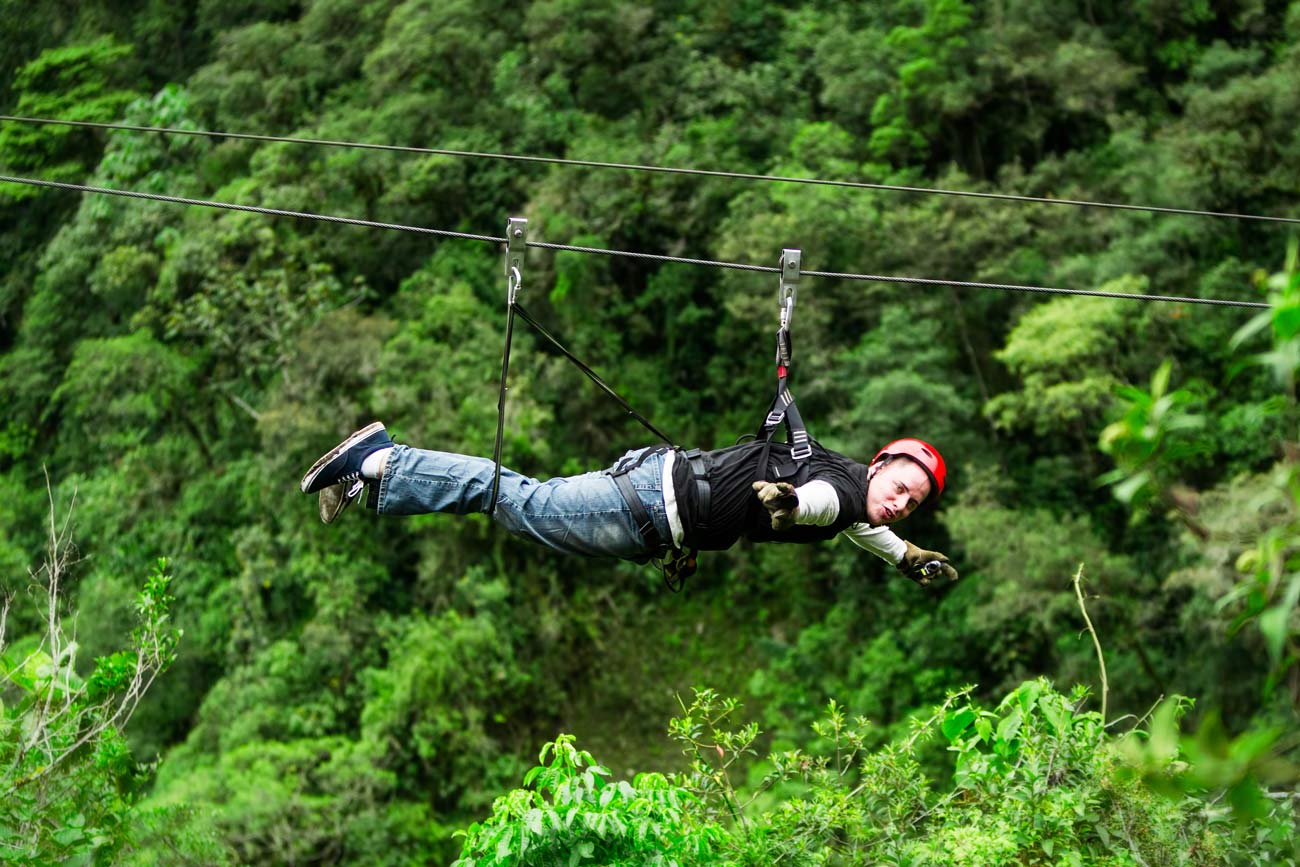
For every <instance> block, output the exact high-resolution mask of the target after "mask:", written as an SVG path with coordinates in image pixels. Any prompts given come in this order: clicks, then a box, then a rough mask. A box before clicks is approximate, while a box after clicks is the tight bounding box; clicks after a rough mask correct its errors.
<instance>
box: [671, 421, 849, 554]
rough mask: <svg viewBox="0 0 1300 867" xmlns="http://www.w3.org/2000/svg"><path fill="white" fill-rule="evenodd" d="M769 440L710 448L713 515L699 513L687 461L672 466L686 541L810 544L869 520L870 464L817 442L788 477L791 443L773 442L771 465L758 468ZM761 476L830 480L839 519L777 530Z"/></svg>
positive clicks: (715, 546) (708, 545)
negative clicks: (784, 473)
mask: <svg viewBox="0 0 1300 867" xmlns="http://www.w3.org/2000/svg"><path fill="white" fill-rule="evenodd" d="M764 445H765V444H764V443H763V442H761V441H755V442H748V443H742V444H741V445H737V446H731V447H730V448H725V449H718V450H717V451H713V452H706V453H705V457H706V459H707V461H708V464H709V469H708V476H707V477H708V480H709V486H710V502H709V513H708V514H707V515H701V514H698V505H699V504H698V501H697V497H696V489H695V485H694V481H693V479H692V478H691V473H690V469H689V467H687V466H686V461H684V460H678V461H677V462H676V463H674V464H673V489H674V491H675V492H676V495H677V513H678V516H679V517H680V518H681V521H682V529H683V530H684V531H685V534H686V537H685V544H686V546H687V547H690V548H699V549H700V550H703V551H719V550H723V549H725V548H730V547H731V546H732V545H734V544H735V543H736V541H737V540H738V539H741V538H746V539H750V540H752V541H755V542H796V543H801V544H807V543H810V542H821V541H824V540H826V539H832V538H834V537H835V536H836V535H838V534H839V533H840V531H842V530H844V529H846V528H848V527H850V526H852V525H853V524H857V523H860V522H863V521H866V520H867V467H866V466H865V465H863V464H860V463H858V462H857V461H854V460H852V459H850V458H847V457H845V456H844V455H841V454H839V453H838V452H833V451H830V450H829V449H825V448H822V446H821V444H820V443H818V442H816V441H813V442H812V456H811V457H809V458H808V460H806V461H804V462H803V463H802V464H800V465H799V468H798V470H797V471H796V472H795V473H794V474H793V475H792V476H788V477H780V476H778V475H777V474H778V473H779V472H780V471H781V470H782V469H785V468H789V467H790V466H791V463H790V446H789V444H788V443H781V442H774V443H772V444H771V447H770V449H769V451H768V461H767V463H768V466H767V467H766V469H765V470H764V472H762V473H760V472H759V466H758V465H759V462H760V461H761V460H762V458H763V450H764ZM756 479H763V480H765V481H769V482H790V483H791V484H793V485H795V486H798V485H803V484H806V483H807V482H810V481H814V480H817V481H823V482H828V483H829V484H830V485H831V487H832V488H834V489H835V493H836V495H837V496H838V497H839V500H840V512H839V515H838V516H836V518H835V521H834V522H833V523H831V524H828V525H827V526H824V527H816V526H811V525H802V524H801V525H796V526H794V527H791V528H789V529H788V530H782V531H781V532H777V531H776V530H773V529H772V524H771V518H770V516H769V514H768V511H767V509H765V508H763V504H762V503H760V502H759V501H758V497H757V496H756V495H755V494H754V490H753V484H754V481H755V480H756Z"/></svg>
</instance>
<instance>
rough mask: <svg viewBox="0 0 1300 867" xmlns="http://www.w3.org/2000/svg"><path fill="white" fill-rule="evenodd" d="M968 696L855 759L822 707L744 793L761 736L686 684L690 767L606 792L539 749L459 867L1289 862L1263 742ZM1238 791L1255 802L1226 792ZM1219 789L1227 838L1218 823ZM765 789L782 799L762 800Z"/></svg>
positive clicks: (1036, 687)
mask: <svg viewBox="0 0 1300 867" xmlns="http://www.w3.org/2000/svg"><path fill="white" fill-rule="evenodd" d="M969 692H970V689H969V688H968V689H966V690H962V691H960V692H956V693H952V694H949V695H948V697H947V699H946V700H945V701H944V702H943V704H941V705H940V706H938V707H936V708H934V709H933V710H932V711H931V712H930V713H929V714H927V715H924V716H921V717H917V718H915V719H914V720H913V725H912V731H911V732H910V733H908V734H907V735H906V736H903V737H899V738H897V739H896V740H894V741H893V742H891V743H889V744H887V745H885V746H883V747H881V748H878V749H869V748H868V747H867V744H866V738H865V732H866V728H867V726H868V723H867V721H866V720H865V719H863V718H861V717H857V718H850V717H849V716H848V715H847V714H846V712H845V711H844V709H843V708H841V707H840V706H839V705H838V704H836V703H835V702H834V701H831V702H830V703H829V704H828V706H827V707H826V711H825V716H824V718H822V719H821V720H819V721H818V722H816V723H814V724H813V726H812V731H813V734H814V735H815V736H816V737H815V739H814V740H811V741H809V743H808V746H807V747H806V748H799V747H796V748H794V749H790V750H783V751H779V752H773V753H771V754H770V755H769V756H768V757H767V759H766V761H765V762H763V763H762V764H761V765H757V766H755V768H754V769H755V770H762V771H763V773H762V775H761V779H759V780H758V782H757V783H756V784H754V785H753V786H752V787H749V786H744V785H742V784H741V783H738V782H736V781H735V778H736V776H737V774H738V773H739V772H740V771H741V770H742V769H743V768H744V763H746V762H748V761H750V757H752V756H753V755H754V754H755V751H754V749H753V746H752V745H753V743H754V740H755V738H756V737H757V735H758V729H757V726H756V725H754V724H753V723H750V724H745V725H742V726H740V727H739V728H734V727H733V726H734V724H735V723H734V721H733V720H731V719H729V717H731V716H732V715H733V714H734V712H735V711H736V710H737V709H738V704H737V703H736V701H735V700H734V699H728V698H723V697H721V696H719V695H718V694H717V693H716V692H714V691H713V690H707V689H705V690H700V689H697V690H696V691H695V696H694V699H693V700H692V702H691V704H690V705H689V706H687V705H686V704H685V703H682V711H683V715H682V716H681V717H679V718H676V719H674V720H673V721H672V722H671V723H670V726H669V734H670V735H671V736H672V738H673V739H674V740H676V741H677V742H678V743H679V744H681V745H682V747H683V750H684V752H685V753H686V755H687V757H688V759H689V761H690V769H689V770H688V771H687V772H686V773H684V774H676V775H672V776H670V777H668V778H664V777H661V776H659V775H657V774H642V775H639V776H638V777H636V778H635V780H634V782H633V783H628V782H626V781H618V782H613V781H610V780H607V779H605V778H606V777H608V776H609V775H610V774H609V771H608V769H606V768H603V767H601V766H599V765H597V764H595V762H594V760H593V759H592V757H591V755H590V754H589V753H586V752H583V751H579V750H577V749H576V748H575V747H574V746H573V738H572V736H571V735H561V736H560V737H559V738H558V739H557V740H556V741H555V742H554V743H550V744H547V745H546V746H545V747H543V748H542V753H541V757H540V761H542V762H543V763H545V762H546V760H547V756H548V754H550V755H551V756H552V758H551V761H550V763H549V764H543V765H542V766H539V767H537V768H534V769H533V770H532V771H530V772H529V773H528V775H527V776H526V777H525V788H523V789H517V790H515V791H513V792H511V793H510V794H508V795H505V796H503V797H501V798H499V799H498V800H497V802H496V804H495V805H494V810H493V815H492V817H491V818H489V819H488V820H487V821H485V822H483V823H481V824H480V823H475V824H473V825H471V826H470V828H469V829H468V830H467V831H466V832H464V834H465V838H466V839H465V848H464V850H463V851H462V853H461V859H460V860H459V861H457V862H456V863H457V865H460V867H471V865H476V864H484V865H489V864H504V863H511V864H538V865H542V864H545V865H549V864H557V865H559V864H582V863H588V862H594V863H608V864H633V863H637V864H640V863H645V864H659V863H674V864H683V865H684V864H723V865H758V864H774V863H779V864H795V865H803V864H809V865H811V864H826V863H832V864H840V865H868V864H882V863H884V864H914V865H936V867H937V865H941V864H945V865H947V864H955V865H963V867H975V865H987V867H994V865H1001V864H1007V863H1028V864H1069V865H1075V864H1078V865H1085V864H1086V865H1111V864H1114V865H1119V864H1151V863H1179V864H1187V865H1220V864H1229V863H1251V864H1264V863H1277V864H1281V863H1293V861H1292V860H1290V859H1294V858H1295V857H1296V855H1297V852H1296V848H1295V836H1294V831H1295V824H1296V817H1295V815H1294V812H1293V811H1292V810H1291V808H1290V806H1289V805H1287V804H1285V803H1278V802H1275V801H1272V800H1270V799H1269V798H1267V797H1265V796H1264V795H1263V792H1264V790H1262V789H1260V788H1259V783H1260V782H1268V781H1270V780H1278V779H1287V780H1289V779H1292V778H1293V777H1294V773H1293V771H1291V770H1282V772H1281V773H1279V770H1281V769H1280V768H1279V767H1278V766H1277V763H1276V761H1274V764H1273V768H1272V774H1271V775H1269V774H1266V773H1263V770H1264V769H1265V768H1266V767H1267V762H1268V761H1270V759H1269V756H1270V755H1272V753H1271V745H1270V742H1269V741H1268V740H1267V739H1263V738H1260V737H1259V736H1250V737H1242V738H1240V739H1238V740H1236V741H1234V742H1233V743H1232V744H1225V745H1223V746H1213V747H1209V748H1208V749H1207V743H1206V741H1205V740H1204V738H1201V739H1199V740H1197V739H1184V740H1182V741H1180V740H1179V737H1178V734H1177V730H1176V727H1172V726H1173V719H1172V716H1171V710H1170V709H1171V708H1176V707H1178V706H1179V704H1178V702H1174V701H1171V702H1168V703H1166V705H1164V706H1162V708H1161V709H1160V711H1159V712H1158V713H1157V714H1156V717H1155V718H1154V719H1153V720H1152V723H1151V727H1150V728H1149V729H1141V728H1135V729H1133V730H1132V731H1130V732H1129V733H1127V734H1125V735H1122V736H1114V735H1109V734H1108V733H1107V732H1106V730H1105V727H1104V726H1103V725H1102V720H1101V717H1100V716H1099V715H1098V714H1097V713H1095V712H1088V711H1085V710H1084V709H1083V708H1084V706H1085V705H1086V703H1087V700H1088V694H1087V691H1086V690H1083V689H1076V690H1074V691H1073V692H1072V693H1071V694H1070V695H1068V696H1067V695H1064V694H1062V693H1060V692H1058V691H1056V690H1055V689H1054V688H1053V687H1052V686H1051V684H1050V683H1048V682H1047V681H1046V680H1042V679H1039V680H1031V681H1026V682H1025V683H1023V684H1021V685H1020V686H1019V687H1017V688H1016V689H1015V690H1014V691H1012V692H1011V693H1010V694H1008V695H1007V696H1006V697H1005V698H1004V699H1003V700H1002V701H1001V702H999V703H998V704H997V705H996V706H995V707H994V708H993V709H991V710H989V709H985V708H983V707H981V706H979V705H976V704H973V703H971V702H970V701H969ZM936 737H938V738H940V739H941V740H942V741H943V742H944V743H946V744H947V751H948V753H949V755H950V757H951V761H952V766H951V767H952V774H951V782H950V783H948V784H947V785H940V784H938V783H936V782H935V781H932V780H930V779H928V778H927V777H926V775H925V774H924V773H923V772H922V771H921V768H920V765H919V763H918V754H919V751H920V750H921V749H922V748H923V746H924V744H925V743H926V741H928V740H931V739H934V738H936ZM1187 759H1190V760H1193V762H1194V763H1193V764H1188V762H1187V761H1186V760H1187ZM1144 781H1145V782H1144ZM1247 785H1249V786H1252V787H1254V788H1253V789H1251V790H1250V791H1253V792H1255V793H1256V795H1255V796H1254V799H1253V800H1250V799H1247V798H1244V797H1243V796H1241V795H1240V794H1239V793H1238V792H1239V790H1240V791H1245V788H1244V787H1245V786H1247ZM530 786H531V788H529V787H530ZM774 787H775V788H774ZM1157 789H1158V790H1159V791H1157ZM1225 790H1226V791H1227V792H1228V793H1229V795H1230V803H1231V804H1232V805H1233V807H1234V810H1235V815H1236V816H1237V824H1234V823H1233V822H1232V821H1230V820H1229V811H1216V810H1213V809H1211V806H1210V805H1212V804H1213V803H1214V802H1215V801H1217V800H1218V798H1219V797H1221V796H1222V795H1223V793H1224V791H1225ZM767 792H780V793H781V797H780V799H779V801H777V802H776V803H775V806H773V800H772V799H771V798H770V797H765V796H764V794H765V793H767ZM1239 804H1240V805H1241V806H1240V808H1238V805H1239ZM1247 804H1249V809H1247Z"/></svg>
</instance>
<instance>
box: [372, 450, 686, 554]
mask: <svg viewBox="0 0 1300 867" xmlns="http://www.w3.org/2000/svg"><path fill="white" fill-rule="evenodd" d="M645 451H649V449H633V450H632V451H629V452H628V453H627V454H626V455H624V456H623V459H622V460H629V459H631V460H635V459H636V458H637V457H639V456H640V455H641V454H642V453H643V452H645ZM621 462H622V461H620V463H621ZM493 468H494V464H493V463H492V461H490V460H488V459H487V458H478V457H472V456H470V455H457V454H449V453H447V452H434V451H426V450H425V449H416V448H411V447H410V446H403V445H399V446H396V447H394V448H393V453H392V454H391V455H390V456H389V458H388V465H387V466H386V467H385V468H384V476H383V479H381V480H380V482H379V499H378V506H377V509H378V511H380V512H381V513H383V514H386V515H423V514H425V513H428V512H451V513H453V514H457V515H464V514H467V513H470V512H486V511H487V509H488V503H489V501H490V498H491V496H492V473H493ZM628 480H629V481H630V482H632V486H633V487H634V488H635V489H636V492H637V493H638V494H639V495H640V497H641V502H642V503H643V504H644V505H645V507H646V511H648V512H649V513H650V515H651V517H652V518H653V519H654V523H655V527H656V528H657V529H658V530H659V534H660V538H664V539H667V538H669V530H668V517H667V515H666V514H665V512H664V495H663V455H659V454H652V455H649V456H648V457H646V459H645V460H644V461H643V462H642V463H641V465H640V466H639V467H637V468H636V469H634V470H632V471H631V473H629V474H628ZM493 517H494V519H495V520H496V522H497V523H498V524H500V525H501V526H502V527H505V528H506V529H507V530H509V531H510V532H511V533H512V534H514V535H516V536H518V537H520V538H522V539H530V540H532V541H534V542H539V543H541V544H543V545H545V546H546V547H548V548H553V549H554V550H556V551H561V552H563V553H565V554H579V555H582V556H585V557H616V558H619V559H625V560H637V559H641V558H644V557H647V556H649V555H650V554H652V553H653V551H652V550H651V546H650V545H648V544H647V543H646V542H645V540H643V539H642V538H641V535H640V534H639V533H638V532H637V529H636V524H635V522H634V521H633V520H632V510H631V509H629V508H628V505H627V502H626V501H624V499H623V495H622V494H620V493H619V492H618V487H617V486H616V485H615V484H614V480H613V479H612V478H610V477H609V475H608V474H607V473H605V472H604V471H597V472H591V473H584V474H583V475H580V476H569V477H567V478H558V479H550V480H548V481H545V482H539V481H538V480H537V479H531V478H529V477H527V476H525V475H521V474H520V473H516V472H514V471H513V470H508V469H506V468H505V467H502V468H501V488H500V490H499V491H498V493H497V508H496V512H495V514H494V516H493Z"/></svg>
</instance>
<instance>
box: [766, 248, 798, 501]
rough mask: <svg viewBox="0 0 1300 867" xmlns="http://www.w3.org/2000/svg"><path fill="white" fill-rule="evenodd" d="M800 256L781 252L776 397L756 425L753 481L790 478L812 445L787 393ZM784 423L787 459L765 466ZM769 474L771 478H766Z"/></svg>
mask: <svg viewBox="0 0 1300 867" xmlns="http://www.w3.org/2000/svg"><path fill="white" fill-rule="evenodd" d="M801 259H802V254H801V253H800V251H798V250H791V249H786V250H782V251H781V287H780V289H779V290H778V295H777V300H778V301H779V302H780V305H781V321H780V327H778V328H777V330H776V397H774V398H772V404H771V406H769V407H768V411H767V416H766V417H765V418H764V419H763V423H762V424H761V425H759V428H758V434H757V437H756V438H757V439H759V440H762V441H763V443H764V447H763V456H762V459H761V460H760V461H759V463H758V471H757V473H758V474H757V476H756V478H755V479H754V481H756V482H766V481H773V480H774V479H786V478H791V477H793V476H794V475H795V473H796V472H798V470H799V468H800V466H801V465H802V464H803V462H804V461H806V460H808V458H809V457H811V456H812V444H811V442H810V441H809V439H808V429H807V428H806V427H804V423H803V416H801V415H800V414H799V407H798V406H796V405H795V401H794V395H793V394H792V393H791V392H790V387H789V378H790V357H791V355H792V354H793V348H792V340H791V337H790V322H791V320H792V319H793V318H794V302H795V295H796V294H797V292H798V289H799V267H800V262H801ZM782 422H784V423H785V430H786V439H787V441H788V442H789V443H790V459H789V460H788V461H786V462H784V463H783V464H781V466H779V467H776V468H772V467H769V466H768V462H769V455H770V453H771V445H772V437H773V436H774V435H775V434H776V429H777V428H778V427H780V426H781V424H782ZM769 473H770V474H772V475H773V476H774V478H769Z"/></svg>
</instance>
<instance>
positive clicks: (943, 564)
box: [754, 480, 959, 587]
mask: <svg viewBox="0 0 1300 867" xmlns="http://www.w3.org/2000/svg"><path fill="white" fill-rule="evenodd" d="M754 492H755V493H756V494H757V495H758V498H759V500H760V501H762V503H763V505H764V506H766V507H767V510H768V511H769V512H770V513H771V516H772V529H774V530H784V529H786V528H788V527H791V526H794V525H796V524H811V525H815V526H822V527H824V526H826V525H828V524H831V523H833V522H834V521H835V519H836V518H837V517H839V513H840V500H839V496H838V495H837V494H836V493H835V488H834V487H832V486H831V485H830V484H829V483H827V482H824V481H820V480H813V481H811V482H808V483H807V484H804V485H800V486H799V487H797V488H796V487H794V486H793V485H790V484H788V483H786V482H755V483H754ZM844 535H846V536H848V537H849V539H850V540H851V541H852V542H853V544H855V545H857V546H858V547H860V548H865V549H866V550H868V551H870V552H871V553H873V554H875V555H876V556H877V557H879V558H880V559H882V560H884V561H886V562H888V563H892V564H894V566H895V567H896V568H897V569H898V571H899V572H902V573H903V574H904V575H906V576H907V577H908V578H911V579H912V580H913V581H915V582H916V583H917V584H920V585H921V586H923V587H924V586H926V585H928V584H929V583H930V582H931V581H932V580H933V579H934V578H935V577H936V576H938V575H942V576H943V577H944V578H947V579H948V580H949V581H956V580H957V578H958V577H959V576H958V574H957V570H956V569H954V568H953V567H952V564H951V563H949V561H948V557H947V555H945V554H942V553H940V552H939V551H927V550H925V549H924V548H920V547H918V546H916V545H913V544H912V543H911V542H908V541H906V540H904V539H901V538H899V537H898V535H897V534H896V533H894V532H893V531H892V530H891V529H889V528H888V527H885V526H872V525H871V524H867V523H860V524H854V525H852V526H850V527H849V528H848V529H846V530H845V531H844Z"/></svg>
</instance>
